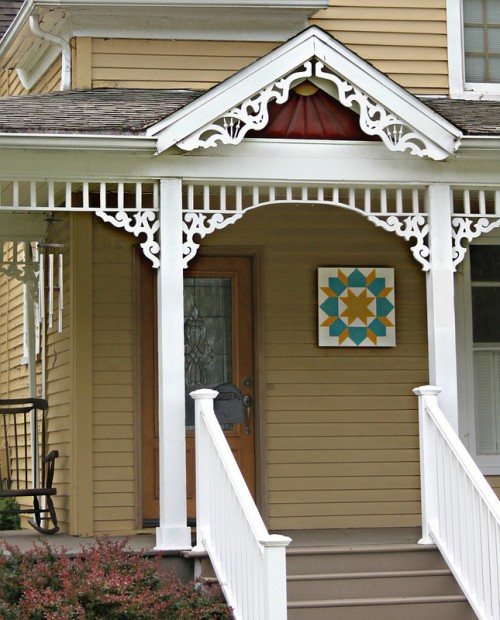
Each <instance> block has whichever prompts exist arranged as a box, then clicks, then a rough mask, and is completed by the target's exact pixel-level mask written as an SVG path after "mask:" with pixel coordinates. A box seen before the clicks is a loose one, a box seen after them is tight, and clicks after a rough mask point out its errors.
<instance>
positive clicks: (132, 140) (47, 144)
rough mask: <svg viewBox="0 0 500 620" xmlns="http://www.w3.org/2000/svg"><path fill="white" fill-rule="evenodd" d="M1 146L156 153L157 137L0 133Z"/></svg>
mask: <svg viewBox="0 0 500 620" xmlns="http://www.w3.org/2000/svg"><path fill="white" fill-rule="evenodd" d="M0 148H19V149H26V148H31V149H38V150H48V149H51V150H54V149H59V150H78V151H122V152H124V151H128V152H144V153H151V154H152V155H154V154H155V153H156V139H155V138H146V137H144V136H137V137H130V136H112V135H109V136H100V135H87V136H82V135H81V134H67V135H60V134H59V135H55V134H52V135H48V134H27V133H11V134H9V133H4V134H0Z"/></svg>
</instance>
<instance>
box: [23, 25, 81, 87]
mask: <svg viewBox="0 0 500 620" xmlns="http://www.w3.org/2000/svg"><path fill="white" fill-rule="evenodd" d="M29 24H30V28H31V32H32V33H33V34H34V35H36V36H37V37H39V38H40V39H42V40H43V41H50V42H51V43H54V44H55V45H58V46H59V47H60V48H61V64H62V69H61V88H60V90H69V89H70V88H71V48H70V45H69V43H68V42H67V41H66V39H63V38H62V37H58V36H57V35H55V34H50V33H49V32H45V30H42V29H41V28H40V24H39V22H38V16H36V17H35V16H34V15H31V16H30V18H29Z"/></svg>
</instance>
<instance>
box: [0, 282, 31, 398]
mask: <svg viewBox="0 0 500 620" xmlns="http://www.w3.org/2000/svg"><path fill="white" fill-rule="evenodd" d="M23 307H24V293H23V285H22V284H21V283H20V282H18V281H17V280H14V279H13V278H9V277H8V276H6V275H5V274H3V273H2V274H0V397H1V398H16V397H18V398H22V397H25V396H28V367H27V365H25V364H21V359H22V357H23V326H24V319H23Z"/></svg>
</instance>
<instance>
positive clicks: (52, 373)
mask: <svg viewBox="0 0 500 620" xmlns="http://www.w3.org/2000/svg"><path fill="white" fill-rule="evenodd" d="M57 219H58V221H57V224H56V226H57V238H49V239H48V241H49V242H52V243H54V242H57V243H63V244H64V259H63V260H64V263H63V264H64V311H63V331H62V332H59V331H58V326H57V323H56V325H55V326H54V328H53V329H48V330H47V363H46V368H47V370H46V373H47V378H46V398H47V400H48V401H49V418H48V420H49V427H48V428H49V436H48V442H49V445H50V448H51V449H54V450H59V458H58V459H57V461H56V467H55V478H54V482H55V486H56V487H57V495H56V496H55V497H54V504H55V506H56V510H57V517H58V519H59V525H60V527H61V529H62V530H63V531H68V528H69V522H70V517H71V515H70V510H69V496H70V493H72V488H71V484H70V483H71V475H72V474H71V451H72V449H73V448H72V435H71V430H72V429H71V406H72V398H73V396H72V383H71V377H72V363H71V332H72V325H71V298H70V273H71V265H70V230H69V217H68V216H67V215H62V214H61V215H58V217H57Z"/></svg>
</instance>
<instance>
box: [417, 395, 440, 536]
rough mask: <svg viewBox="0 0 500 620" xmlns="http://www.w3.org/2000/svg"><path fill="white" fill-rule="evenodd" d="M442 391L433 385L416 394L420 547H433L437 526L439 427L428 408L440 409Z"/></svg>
mask: <svg viewBox="0 0 500 620" xmlns="http://www.w3.org/2000/svg"><path fill="white" fill-rule="evenodd" d="M440 392H441V388H438V387H436V386H434V385H424V386H422V387H418V388H415V389H414V390H413V393H414V394H416V395H417V396H418V427H419V437H420V493H421V504H422V506H421V509H422V538H421V539H420V540H419V541H418V542H419V544H421V545H432V544H434V540H433V539H432V536H431V527H430V525H431V524H432V523H437V519H438V501H437V484H438V481H437V474H436V471H437V461H436V459H437V455H436V428H435V426H434V424H433V423H432V421H431V419H430V417H429V415H428V414H427V407H437V406H438V404H437V397H438V394H439V393H440Z"/></svg>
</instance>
